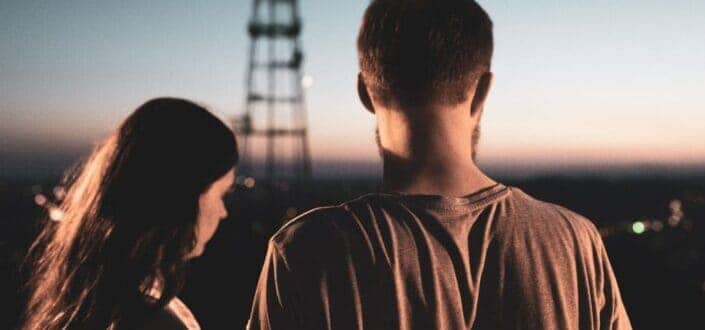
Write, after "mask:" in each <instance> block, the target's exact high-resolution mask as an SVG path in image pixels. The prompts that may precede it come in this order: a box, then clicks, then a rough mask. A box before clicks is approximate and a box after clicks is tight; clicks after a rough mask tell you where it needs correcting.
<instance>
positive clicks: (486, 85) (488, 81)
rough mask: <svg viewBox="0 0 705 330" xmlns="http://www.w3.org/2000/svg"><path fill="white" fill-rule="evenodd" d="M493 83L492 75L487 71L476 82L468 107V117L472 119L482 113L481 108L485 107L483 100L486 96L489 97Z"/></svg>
mask: <svg viewBox="0 0 705 330" xmlns="http://www.w3.org/2000/svg"><path fill="white" fill-rule="evenodd" d="M493 81H494V75H493V74H492V72H489V71H488V72H485V73H483V74H482V76H480V79H478V80H477V87H476V88H475V95H474V96H473V98H472V104H471V105H470V116H472V117H474V116H476V115H477V114H479V113H481V112H482V108H483V107H484V106H485V100H487V95H489V93H490V89H491V88H492V82H493Z"/></svg>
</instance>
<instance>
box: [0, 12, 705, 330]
mask: <svg viewBox="0 0 705 330" xmlns="http://www.w3.org/2000/svg"><path fill="white" fill-rule="evenodd" d="M479 3H480V4H481V5H482V6H483V7H484V8H485V9H486V11H487V12H488V13H489V14H490V16H491V17H492V19H493V21H494V23H495V30H494V31H495V55H494V62H493V71H494V73H495V78H496V79H495V84H494V86H493V90H492V92H491V95H490V98H489V100H488V104H487V105H486V109H485V114H484V118H483V122H482V131H483V134H482V140H481V142H480V150H479V157H478V159H479V163H480V167H481V168H483V169H484V170H485V171H487V172H488V173H489V174H491V175H492V176H493V177H494V178H495V179H497V180H499V181H502V182H504V183H506V184H510V185H514V186H517V187H520V188H521V189H523V190H525V191H526V192H528V193H530V194H533V195H534V196H536V197H538V198H540V199H543V200H546V201H550V202H554V203H558V204H561V205H564V206H567V207H568V208H571V209H573V210H575V211H577V212H579V213H581V214H583V215H585V216H587V217H588V218H590V219H592V220H593V221H594V222H595V224H596V225H597V226H598V227H599V228H600V231H601V233H602V235H603V239H604V240H605V243H606V245H607V249H608V253H609V255H610V258H611V260H612V264H613V267H614V270H615V272H616V274H617V277H618V281H619V283H620V286H621V289H622V295H623V298H624V301H625V304H626V307H627V310H628V312H629V314H630V316H631V318H632V322H633V324H634V326H635V328H637V329H661V328H678V329H691V328H692V329H702V328H703V327H705V315H704V314H703V313H702V311H703V308H705V236H704V235H705V98H703V97H702V95H703V93H704V92H705V61H703V59H705V21H703V20H702V14H701V13H703V12H705V3H704V2H700V1H685V0H678V1H670V2H663V1H650V0H647V1H636V0H625V1H619V2H615V1H606V0H597V1H591V2H590V3H589V4H588V3H585V2H583V1H560V2H559V1H548V0H539V1H532V2H525V1H484V0H483V1H479ZM366 5H367V1H343V0H325V1H324V0H299V1H294V0H276V1H270V0H234V1H224V0H214V1H203V2H194V1H182V0H176V1H173V0H172V1H165V0H164V1H151V2H149V3H144V2H142V1H132V0H125V1H119V2H95V1H81V0H78V1H71V2H56V1H33V0H25V1H20V0H2V1H0V276H1V277H0V290H1V291H0V299H1V300H3V301H2V302H0V305H2V306H8V307H7V308H5V309H3V310H2V311H0V326H2V327H3V328H6V327H9V328H11V327H13V326H15V324H16V321H17V317H18V315H19V312H20V308H21V302H22V299H23V294H22V291H21V287H22V284H23V273H22V272H21V271H20V268H19V265H20V264H21V262H22V260H23V258H24V255H25V253H26V250H27V247H28V246H29V244H30V243H31V241H32V239H33V238H34V235H36V233H37V230H38V229H39V228H40V226H41V225H42V223H43V222H45V221H60V220H61V214H60V212H57V210H56V209H55V206H56V205H57V204H58V203H60V201H61V199H62V198H63V194H64V193H65V189H64V187H62V186H61V184H60V182H61V180H60V179H61V176H62V174H63V173H64V172H65V171H66V170H67V169H68V168H69V167H70V166H72V165H74V164H76V163H77V162H78V161H80V160H81V158H82V157H83V156H86V155H87V153H88V152H90V150H91V148H92V147H93V146H94V145H95V144H96V143H98V142H99V141H100V140H101V138H103V137H104V136H106V135H107V134H108V133H109V132H111V131H112V130H113V129H115V128H116V126H117V125H118V124H119V123H120V122H121V121H122V120H123V119H124V118H125V117H126V116H127V115H128V114H129V113H130V112H131V111H133V110H134V109H135V108H136V107H137V106H139V105H140V104H141V103H143V102H144V101H146V100H148V99H150V98H154V97H158V96H176V97H183V98H188V99H192V100H194V101H196V102H198V103H200V104H203V105H205V106H206V107H207V108H209V109H210V110H211V111H212V112H213V113H215V114H216V115H217V116H219V117H220V118H221V119H223V121H225V122H227V123H228V124H230V125H232V127H233V129H235V130H236V131H237V133H238V139H239V143H240V147H241V151H242V156H243V163H242V165H241V166H240V168H239V172H238V179H237V182H238V189H237V191H236V193H235V194H234V195H233V196H232V197H230V199H229V200H228V206H229V207H230V208H231V210H230V219H229V221H226V222H223V223H222V224H221V226H220V229H219V231H218V233H217V234H216V236H215V237H214V239H213V240H212V241H211V243H210V244H209V246H208V249H207V250H206V253H205V255H204V256H203V257H202V258H200V259H198V260H196V261H194V262H193V264H192V267H191V271H190V272H191V275H190V280H189V281H188V283H187V287H186V288H185V291H184V292H183V294H182V298H183V299H184V300H185V301H186V303H187V304H188V305H189V306H190V307H191V308H192V309H193V310H194V312H195V314H196V317H197V318H198V319H199V321H200V322H201V323H202V325H203V326H204V328H205V329H218V328H242V327H243V326H244V323H245V321H246V318H247V314H248V313H249V306H250V302H251V299H252V294H253V289H254V286H255V284H256V278H257V275H258V273H259V270H260V267H261V263H262V258H263V254H264V252H265V251H264V248H265V244H266V240H267V239H268V238H269V236H270V235H271V234H272V233H273V232H274V231H275V230H276V229H277V228H279V226H281V224H282V223H283V222H285V221H286V220H288V219H290V218H292V217H294V216H296V215H297V214H300V213H301V212H303V211H305V210H307V209H309V208H311V207H314V206H317V205H325V204H335V203H340V202H342V201H345V200H347V199H351V198H353V197H356V196H358V195H360V194H363V193H366V192H371V191H376V190H379V185H380V182H381V180H380V178H381V162H380V159H379V156H378V153H377V150H376V146H375V143H374V127H375V122H374V117H373V116H372V115H370V114H369V113H367V112H366V111H365V110H364V108H363V107H362V106H361V105H360V103H359V101H358V100H357V94H356V89H355V83H356V78H357V58H356V50H355V38H356V34H357V28H358V26H359V23H360V19H361V17H362V14H363V11H364V9H365V7H366ZM185 175H186V174H185ZM175 180H178V178H175ZM165 207H168V205H167V206H165Z"/></svg>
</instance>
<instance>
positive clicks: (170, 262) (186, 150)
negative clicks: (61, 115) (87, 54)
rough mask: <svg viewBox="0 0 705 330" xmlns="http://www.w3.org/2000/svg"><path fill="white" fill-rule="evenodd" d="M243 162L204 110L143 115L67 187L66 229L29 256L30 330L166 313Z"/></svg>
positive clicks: (59, 227)
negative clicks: (200, 228)
mask: <svg viewBox="0 0 705 330" xmlns="http://www.w3.org/2000/svg"><path fill="white" fill-rule="evenodd" d="M237 159H238V155H237V145H236V142H235V136H234V135H233V133H232V131H231V130H230V129H229V128H228V127H226V126H225V125H224V124H223V123H222V122H221V121H220V120H218V119H217V118H216V117H215V116H213V115H212V114H210V113H209V112H208V111H206V110H205V109H203V108H202V107H200V106H198V105H196V104H194V103H191V102H189V101H186V100H181V99H172V98H160V99H154V100H151V101H148V102H147V103H145V104H143V105H142V106H140V107H139V108H138V109H137V110H136V111H135V112H134V113H132V114H131V115H130V116H129V117H128V118H127V119H126V120H125V121H124V122H123V123H122V125H120V127H119V129H118V130H117V131H116V132H114V133H113V134H112V135H110V136H109V137H108V138H107V139H106V140H105V141H104V142H103V143H102V144H100V145H99V146H98V147H97V148H96V149H95V150H94V151H93V153H92V154H91V155H90V156H89V157H88V158H87V160H86V161H85V162H84V163H83V165H82V166H80V167H79V168H78V170H76V171H74V174H73V175H69V176H67V178H65V181H66V184H67V186H68V190H67V194H66V197H65V199H64V201H63V202H62V204H61V205H60V207H61V210H62V211H63V214H64V216H63V219H62V220H61V221H59V222H52V221H47V223H46V225H45V227H44V229H43V230H42V232H41V233H40V235H39V237H38V238H37V240H36V241H35V243H34V244H33V245H32V248H31V250H30V254H29V255H28V258H29V259H28V260H29V261H30V263H29V265H30V266H31V267H32V268H31V270H30V272H31V273H30V274H31V275H30V280H29V281H28V290H29V300H28V304H27V308H26V314H25V317H24V323H23V328H24V329H32V330H35V329H66V328H82V329H83V328H89V329H105V328H115V327H116V326H117V325H119V326H120V327H123V325H126V326H129V324H130V323H131V322H133V321H134V322H138V321H139V319H140V318H142V317H146V316H147V315H149V313H150V312H151V311H154V310H157V309H159V308H162V307H164V305H165V304H167V303H168V302H169V300H171V299H172V298H173V297H174V296H176V294H177V293H178V292H179V291H180V289H181V288H182V286H183V282H184V266H185V256H186V255H187V254H188V253H189V252H190V251H191V250H192V249H193V248H194V246H195V242H196V237H195V226H196V221H197V217H198V205H199V204H198V200H199V196H200V195H201V193H203V192H204V191H205V190H207V189H208V187H209V186H210V184H211V183H213V182H214V181H216V180H217V179H218V178H220V177H222V176H223V175H225V174H226V173H227V172H228V171H229V170H230V169H231V168H233V167H234V166H235V164H236V163H237ZM155 281H158V282H159V283H160V284H161V295H160V296H159V297H158V298H157V299H156V300H150V299H147V298H146V297H147V296H148V294H149V290H150V289H152V287H153V284H154V283H155Z"/></svg>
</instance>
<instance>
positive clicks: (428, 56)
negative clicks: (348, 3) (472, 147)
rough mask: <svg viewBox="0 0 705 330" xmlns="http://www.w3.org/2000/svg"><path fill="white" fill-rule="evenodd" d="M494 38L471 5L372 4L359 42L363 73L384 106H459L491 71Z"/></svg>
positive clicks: (446, 0)
mask: <svg viewBox="0 0 705 330" xmlns="http://www.w3.org/2000/svg"><path fill="white" fill-rule="evenodd" d="M492 39H493V38H492V21H491V20H490V17H489V16H488V15H487V13H486V12H485V11H484V10H483V9H482V7H480V5H478V4H477V3H476V2H475V1H472V0H373V1H372V3H371V4H370V6H369V7H368V8H367V10H366V11H365V16H364V18H363V21H362V26H361V27H360V33H359V35H358V39H357V49H358V56H359V60H360V71H361V73H362V77H363V80H364V82H365V84H366V85H367V87H368V90H369V92H370V93H371V94H372V97H373V98H374V99H375V100H376V101H377V102H380V103H381V104H382V105H384V106H399V107H407V106H412V107H413V106H429V105H455V104H458V103H462V102H464V101H465V100H466V98H467V93H468V91H469V90H470V88H471V87H472V85H473V84H475V83H476V82H477V80H478V78H479V77H480V76H481V75H482V74H483V73H485V72H488V71H489V69H490V63H491V58H492V50H493V47H494V45H493V40H492Z"/></svg>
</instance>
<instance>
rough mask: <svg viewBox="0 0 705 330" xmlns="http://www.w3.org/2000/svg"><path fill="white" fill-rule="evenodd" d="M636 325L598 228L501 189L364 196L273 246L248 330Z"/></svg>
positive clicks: (325, 212) (312, 214)
mask: <svg viewBox="0 0 705 330" xmlns="http://www.w3.org/2000/svg"><path fill="white" fill-rule="evenodd" d="M517 328H518V329H631V325H630V322H629V317H628V316H627V313H626V311H625V308H624V306H623V303H622V299H621V297H620V293H619V288H618V287H617V282H616V280H615V277H614V273H613V271H612V268H611V266H610V263H609V260H608V258H607V253H606V251H605V248H604V246H603V243H602V240H601V238H600V235H599V233H598V231H597V230H596V228H595V226H594V225H593V224H592V223H591V222H590V221H589V220H587V219H586V218H584V217H582V216H580V215H578V214H576V213H574V212H571V211H569V210H567V209H565V208H562V207H560V206H557V205H554V204H550V203H545V202H542V201H539V200H536V199H534V198H532V197H531V196H529V195H527V194H526V193H524V192H522V191H521V190H519V189H517V188H509V187H505V186H503V185H501V184H498V185H496V186H493V187H491V188H488V189H485V190H483V191H480V192H477V193H475V194H472V195H470V196H467V197H464V198H449V197H441V196H428V195H402V194H394V193H392V194H386V193H381V194H369V195H365V196H362V197H360V198H358V199H355V200H352V201H350V202H347V203H344V204H341V205H339V206H334V207H324V208H318V209H314V210H312V211H309V212H308V213H305V214H303V215H301V216H300V217H298V218H296V219H294V220H292V221H290V222H289V223H287V224H286V225H285V226H284V227H282V229H281V230H279V231H278V232H277V233H276V234H275V235H274V236H273V237H272V238H271V240H270V242H269V248H268V252H267V257H266V259H265V262H264V266H263V269H262V273H261V275H260V279H259V283H258V286H257V291H256V293H255V297H254V303H253V307H252V314H251V316H250V320H249V322H248V329H336V330H337V329H517Z"/></svg>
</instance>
